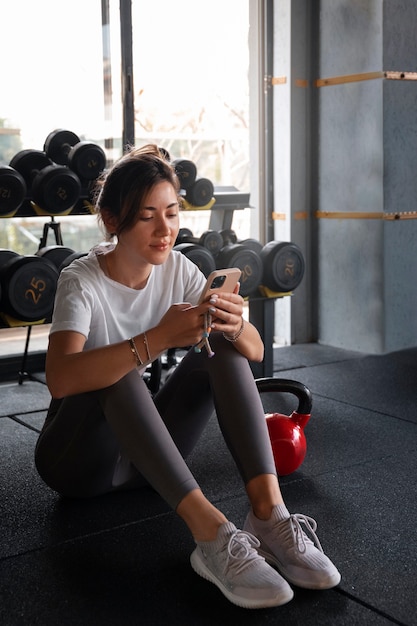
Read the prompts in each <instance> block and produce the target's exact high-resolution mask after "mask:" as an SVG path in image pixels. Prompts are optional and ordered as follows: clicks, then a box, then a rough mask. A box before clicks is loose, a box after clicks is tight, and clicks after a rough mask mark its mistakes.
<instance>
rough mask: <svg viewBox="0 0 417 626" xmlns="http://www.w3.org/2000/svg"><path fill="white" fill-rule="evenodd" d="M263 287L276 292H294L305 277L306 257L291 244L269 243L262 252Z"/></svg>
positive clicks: (282, 242) (281, 242)
mask: <svg viewBox="0 0 417 626" xmlns="http://www.w3.org/2000/svg"><path fill="white" fill-rule="evenodd" d="M259 256H260V258H261V259H262V263H263V274H262V285H264V286H265V287H267V288H268V289H270V290H271V291H274V292H281V293H287V292H289V291H294V289H295V288H296V287H298V285H299V284H300V283H301V281H302V279H303V276H304V269H305V263H304V257H303V253H302V252H301V250H300V248H299V247H298V246H297V245H296V244H295V243H291V242H286V241H269V242H268V243H267V244H266V245H265V246H264V247H263V248H262V250H261V252H260V255H259Z"/></svg>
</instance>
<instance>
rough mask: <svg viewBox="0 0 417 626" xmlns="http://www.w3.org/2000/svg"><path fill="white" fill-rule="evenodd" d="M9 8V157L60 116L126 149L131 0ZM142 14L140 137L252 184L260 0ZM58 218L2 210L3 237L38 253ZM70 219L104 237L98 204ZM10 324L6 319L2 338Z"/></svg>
mask: <svg viewBox="0 0 417 626" xmlns="http://www.w3.org/2000/svg"><path fill="white" fill-rule="evenodd" d="M107 8H108V15H106V9H107ZM43 16H44V17H45V19H43ZM4 17H5V19H4V20H3V29H2V37H1V38H0V54H1V58H2V59H4V60H5V62H4V63H3V65H2V84H3V90H2V100H1V105H0V163H2V164H8V163H9V162H10V160H11V158H12V157H13V156H14V155H15V154H16V153H17V152H19V151H21V150H24V149H25V150H26V149H34V150H43V146H44V142H45V139H46V137H47V136H48V134H49V133H50V132H51V131H53V130H55V129H59V128H61V129H68V130H71V131H72V132H74V133H75V134H76V135H78V136H79V138H80V139H81V140H89V141H92V142H95V143H97V144H99V145H100V146H102V147H103V148H104V149H105V150H106V155H107V158H108V162H109V163H110V162H111V161H112V160H113V159H114V158H117V157H118V156H119V155H120V154H121V152H122V140H121V136H122V105H121V87H120V49H121V46H120V16H119V0H102V1H100V0H95V1H93V0H91V1H89V2H85V0H72V2H70V3H69V2H68V3H62V2H56V1H55V0H39V1H38V2H36V3H33V2H32V0H15V1H14V2H12V3H10V5H9V6H8V9H7V14H6V15H5V16H4ZM23 18H24V19H23ZM104 18H105V19H104ZM132 20H133V59H134V62H133V69H134V75H133V87H134V97H135V136H136V140H135V141H136V145H141V144H142V143H145V142H150V141H155V142H157V143H158V144H160V145H162V146H164V147H165V148H166V149H168V151H169V152H170V154H171V156H172V157H173V158H187V159H190V160H193V161H194V162H195V163H196V165H197V167H198V176H199V177H206V178H209V179H210V180H211V181H212V182H213V184H214V185H215V186H234V187H236V188H237V189H239V190H240V191H245V192H249V82H248V70H249V49H248V31H249V0H228V1H227V2H224V1H221V0H212V1H211V2H207V3H201V2H200V3H196V2H195V0H177V1H176V2H172V0H154V1H153V2H147V1H146V0H132ZM35 24H36V28H34V25H35ZM49 220H50V218H49V217H47V216H42V217H39V216H31V217H27V216H26V217H21V216H19V214H18V213H17V214H16V216H15V217H12V218H0V248H10V249H13V250H14V251H16V252H18V253H19V254H25V255H26V254H34V253H35V252H36V250H37V248H38V246H39V241H40V238H41V236H42V233H43V229H44V226H45V223H47V222H48V221H49ZM207 220H208V216H207V214H206V212H205V211H198V212H190V213H189V214H187V215H185V214H184V215H183V223H182V225H183V226H184V227H188V228H190V229H191V230H193V232H195V233H196V234H198V233H199V232H202V231H203V230H205V229H206V227H207ZM58 221H59V222H60V224H61V231H62V236H63V241H64V245H66V246H68V247H71V248H73V249H74V250H76V251H86V250H88V249H89V248H90V247H91V246H92V245H94V244H95V243H96V242H97V241H98V240H100V239H101V233H100V231H99V229H98V228H97V223H96V218H95V216H88V215H82V216H81V215H74V214H70V215H68V216H59V220H58ZM233 227H234V228H235V230H236V231H237V233H238V235H239V237H241V238H244V237H248V236H249V219H248V213H247V211H244V210H242V211H236V212H235V216H234V221H233ZM48 243H50V244H53V243H55V242H54V239H53V233H52V232H51V239H50V241H49V242H48ZM22 332H24V329H22ZM10 334H11V333H7V332H5V331H4V330H3V331H2V330H0V339H1V338H2V337H5V336H6V335H10ZM15 334H16V333H15V331H13V336H14V337H15ZM35 334H36V333H35ZM39 334H40V335H43V334H44V333H42V332H41V331H39ZM22 336H23V335H22ZM42 341H44V340H42ZM7 343H8V342H5V343H3V342H2V341H0V356H1V355H7V354H10V350H14V349H15V348H14V347H11V344H10V343H9V344H8V345H7ZM15 345H16V344H15V343H13V346H15ZM22 345H23V340H22ZM45 345H46V344H45V341H44V343H43V344H42V346H45Z"/></svg>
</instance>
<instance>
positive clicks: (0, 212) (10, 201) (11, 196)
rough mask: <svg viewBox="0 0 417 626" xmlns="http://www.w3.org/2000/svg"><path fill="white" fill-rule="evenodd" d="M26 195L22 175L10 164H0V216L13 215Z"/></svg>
mask: <svg viewBox="0 0 417 626" xmlns="http://www.w3.org/2000/svg"><path fill="white" fill-rule="evenodd" d="M25 197H26V183H25V179H24V178H23V176H22V175H21V174H20V173H19V172H18V171H17V170H15V169H14V168H13V167H10V165H1V166H0V217H13V216H14V215H15V214H16V213H17V210H18V209H19V207H20V206H21V205H22V203H23V200H24V199H25Z"/></svg>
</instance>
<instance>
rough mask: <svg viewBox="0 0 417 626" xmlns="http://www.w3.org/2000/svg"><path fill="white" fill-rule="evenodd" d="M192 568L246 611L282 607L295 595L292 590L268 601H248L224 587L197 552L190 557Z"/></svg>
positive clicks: (289, 589)
mask: <svg viewBox="0 0 417 626" xmlns="http://www.w3.org/2000/svg"><path fill="white" fill-rule="evenodd" d="M190 562H191V567H192V568H193V570H194V571H195V573H196V574H198V575H199V576H201V577H202V578H204V579H205V580H208V581H209V582H211V583H213V584H214V585H216V587H218V589H220V591H221V592H222V594H223V595H224V596H225V597H226V598H227V599H228V600H229V601H230V602H232V603H233V604H235V605H236V606H240V607H242V608H244V609H266V608H269V607H273V606H281V605H283V604H287V602H289V601H290V600H292V598H293V597H294V593H293V591H292V589H291V588H288V590H285V591H283V592H282V593H281V594H279V595H277V596H275V597H273V598H270V599H269V600H267V599H262V600H256V599H248V598H242V597H241V596H237V595H235V594H234V593H233V592H231V591H230V590H229V589H227V587H225V586H224V585H223V583H222V582H221V581H220V580H219V579H218V578H217V577H216V576H215V575H214V574H213V573H212V572H211V571H210V570H209V569H208V567H207V566H206V565H205V564H204V563H203V561H202V560H201V558H200V555H199V554H198V552H197V550H194V552H193V553H192V554H191V557H190Z"/></svg>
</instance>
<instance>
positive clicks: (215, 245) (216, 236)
mask: <svg viewBox="0 0 417 626" xmlns="http://www.w3.org/2000/svg"><path fill="white" fill-rule="evenodd" d="M179 243H195V244H197V245H199V246H203V247H204V248H207V250H209V251H210V252H211V254H212V255H213V256H216V254H217V253H218V252H220V250H221V248H222V247H223V239H222V236H221V235H220V233H218V232H217V230H206V231H204V233H203V234H202V235H201V237H194V235H193V233H192V231H191V230H190V229H189V228H180V229H179V231H178V235H177V239H176V242H175V244H176V245H177V244H179Z"/></svg>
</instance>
